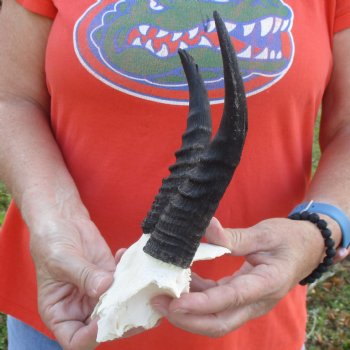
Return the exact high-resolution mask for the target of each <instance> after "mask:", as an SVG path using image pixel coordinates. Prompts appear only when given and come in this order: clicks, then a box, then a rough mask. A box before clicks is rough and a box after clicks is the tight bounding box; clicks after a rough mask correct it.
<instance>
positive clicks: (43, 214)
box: [0, 0, 115, 350]
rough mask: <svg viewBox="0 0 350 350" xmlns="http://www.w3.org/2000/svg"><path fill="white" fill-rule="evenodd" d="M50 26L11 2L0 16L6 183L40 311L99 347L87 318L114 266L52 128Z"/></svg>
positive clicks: (75, 345)
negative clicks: (26, 234) (25, 234)
mask: <svg viewBox="0 0 350 350" xmlns="http://www.w3.org/2000/svg"><path fill="white" fill-rule="evenodd" d="M50 27H51V21H50V20H48V19H45V18H43V17H40V16H37V15H34V14H31V13H29V12H28V11H26V10H24V9H23V8H22V7H21V6H19V5H18V4H17V3H16V2H15V1H14V0H5V1H4V3H3V7H2V9H1V13H0V45H1V55H0V178H1V180H2V181H4V182H5V183H6V185H7V187H8V188H9V189H10V191H11V193H12V195H13V198H14V200H15V202H16V204H17V206H18V207H19V209H20V211H21V213H22V216H23V217H24V219H25V222H26V224H27V226H28V228H29V230H30V245H31V246H30V249H31V253H32V256H33V260H34V263H35V267H36V272H37V282H38V303H39V312H40V315H41V317H42V319H43V321H44V322H45V323H46V325H47V326H48V327H49V328H50V329H51V330H52V331H53V332H54V334H55V336H56V337H57V339H58V340H59V341H60V343H61V345H62V346H63V348H64V349H72V350H73V349H74V350H76V349H77V350H78V349H84V350H86V349H92V348H94V347H95V346H96V343H95V339H96V333H97V326H96V321H90V319H89V316H90V314H91V311H92V309H93V307H94V306H95V304H96V301H97V298H98V297H99V296H100V295H101V294H102V293H103V292H104V291H105V290H106V289H107V288H108V287H109V285H110V284H111V282H112V280H113V272H114V269H115V261H114V258H113V256H112V254H111V252H110V249H109V248H108V246H107V245H106V243H105V241H104V240H103V238H102V237H101V235H100V233H99V231H98V229H97V228H96V226H95V225H94V224H93V223H92V221H91V220H90V218H89V214H88V211H87V210H86V208H85V206H84V205H83V203H82V202H81V199H80V196H79V193H78V190H77V188H76V186H75V183H74V181H73V179H72V177H71V176H70V174H69V172H68V170H67V168H66V165H65V163H64V160H63V158H62V155H61V153H60V151H59V148H58V146H57V144H56V142H55V139H54V137H53V135H52V133H51V130H50V126H49V118H48V115H49V109H50V99H49V95H48V92H47V89H46V85H45V76H44V56H45V47H46V42H47V38H48V33H49V31H50Z"/></svg>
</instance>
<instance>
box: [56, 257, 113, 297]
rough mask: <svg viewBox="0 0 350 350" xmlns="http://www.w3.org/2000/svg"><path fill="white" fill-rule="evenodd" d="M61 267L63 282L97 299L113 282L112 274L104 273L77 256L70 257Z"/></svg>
mask: <svg viewBox="0 0 350 350" xmlns="http://www.w3.org/2000/svg"><path fill="white" fill-rule="evenodd" d="M67 260H68V261H66V262H65V263H64V265H63V266H62V270H63V271H64V275H65V276H64V277H65V281H67V282H70V283H72V284H74V285H75V286H77V287H78V288H79V290H80V291H81V292H83V293H84V294H87V295H88V296H90V297H93V298H97V297H99V296H100V295H101V294H102V293H104V292H105V291H106V290H107V288H108V287H109V286H110V285H111V284H112V282H113V273H112V272H109V271H105V270H103V269H101V268H99V267H98V266H96V265H94V264H92V263H90V262H88V261H86V260H85V259H84V258H82V257H79V256H73V257H72V256H71V257H70V259H67Z"/></svg>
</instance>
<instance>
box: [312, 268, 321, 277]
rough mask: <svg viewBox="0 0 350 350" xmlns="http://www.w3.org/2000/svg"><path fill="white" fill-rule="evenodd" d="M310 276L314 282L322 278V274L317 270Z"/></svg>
mask: <svg viewBox="0 0 350 350" xmlns="http://www.w3.org/2000/svg"><path fill="white" fill-rule="evenodd" d="M311 276H312V277H313V278H314V279H315V280H317V279H319V278H320V277H321V276H322V272H320V271H319V270H318V268H317V269H316V270H315V271H314V272H313V273H312V274H311Z"/></svg>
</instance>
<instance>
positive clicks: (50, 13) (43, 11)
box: [17, 0, 57, 19]
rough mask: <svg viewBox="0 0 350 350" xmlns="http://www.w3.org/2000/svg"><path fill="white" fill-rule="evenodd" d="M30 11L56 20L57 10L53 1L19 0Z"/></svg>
mask: <svg viewBox="0 0 350 350" xmlns="http://www.w3.org/2000/svg"><path fill="white" fill-rule="evenodd" d="M17 2H18V3H19V4H21V5H22V6H23V7H24V8H26V9H27V10H28V11H31V12H34V13H36V14H38V15H41V16H45V17H49V18H52V19H53V18H55V16H56V13H57V9H56V7H55V5H54V4H53V2H52V0H17Z"/></svg>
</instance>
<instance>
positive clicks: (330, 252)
mask: <svg viewBox="0 0 350 350" xmlns="http://www.w3.org/2000/svg"><path fill="white" fill-rule="evenodd" d="M288 218H289V219H291V220H305V221H310V222H312V223H313V224H315V225H316V226H317V227H318V229H319V230H320V231H321V234H322V237H323V239H324V244H325V246H326V256H325V257H324V259H323V261H322V262H321V264H320V265H318V267H317V268H316V269H315V270H313V271H312V272H311V274H310V275H309V276H307V277H305V278H304V279H303V280H301V281H300V282H299V284H301V285H302V286H304V285H306V284H308V283H313V282H315V281H316V280H317V279H318V278H320V277H321V276H322V274H323V273H325V272H326V271H328V268H329V267H330V266H331V265H332V264H333V258H334V257H335V254H336V250H335V249H334V244H335V243H334V240H333V239H332V238H331V236H332V232H331V230H330V229H329V228H328V227H327V221H325V220H323V219H320V217H319V215H318V214H316V213H309V212H308V211H302V212H300V213H294V214H292V215H290V216H288Z"/></svg>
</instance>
